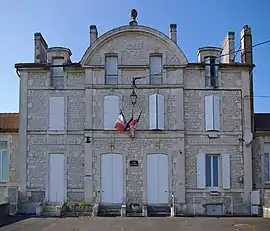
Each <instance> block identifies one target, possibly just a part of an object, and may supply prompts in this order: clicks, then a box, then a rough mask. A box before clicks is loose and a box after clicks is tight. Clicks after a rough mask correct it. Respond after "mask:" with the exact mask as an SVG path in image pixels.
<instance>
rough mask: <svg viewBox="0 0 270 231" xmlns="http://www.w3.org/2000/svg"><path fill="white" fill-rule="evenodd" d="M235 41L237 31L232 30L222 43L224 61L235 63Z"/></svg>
mask: <svg viewBox="0 0 270 231" xmlns="http://www.w3.org/2000/svg"><path fill="white" fill-rule="evenodd" d="M234 41H235V33H234V32H232V31H230V32H228V33H227V35H226V37H225V38H224V40H223V44H222V48H223V50H222V54H221V55H223V57H222V58H223V59H222V62H223V63H234V57H235V47H234Z"/></svg>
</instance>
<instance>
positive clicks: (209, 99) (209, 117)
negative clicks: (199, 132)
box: [204, 95, 214, 131]
mask: <svg viewBox="0 0 270 231" xmlns="http://www.w3.org/2000/svg"><path fill="white" fill-rule="evenodd" d="M204 110H205V111H204V113H205V114H204V117H205V130H206V131H211V130H213V129H214V117H213V115H214V112H213V110H214V105H213V95H206V96H205V97H204Z"/></svg>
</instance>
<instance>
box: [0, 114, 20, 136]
mask: <svg viewBox="0 0 270 231" xmlns="http://www.w3.org/2000/svg"><path fill="white" fill-rule="evenodd" d="M18 131H19V113H0V132H18Z"/></svg>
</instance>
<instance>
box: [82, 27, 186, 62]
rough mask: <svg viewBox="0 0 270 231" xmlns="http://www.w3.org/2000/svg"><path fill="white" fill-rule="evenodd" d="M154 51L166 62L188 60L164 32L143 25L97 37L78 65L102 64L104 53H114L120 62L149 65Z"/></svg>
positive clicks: (123, 28)
mask: <svg viewBox="0 0 270 231" xmlns="http://www.w3.org/2000/svg"><path fill="white" fill-rule="evenodd" d="M153 53H159V54H162V55H163V56H164V58H163V64H165V65H185V64H187V63H188V61H187V58H186V57H185V55H184V53H183V52H182V51H181V49H180V48H179V47H178V46H177V44H175V43H174V42H173V41H172V40H171V39H170V38H168V37H167V36H166V35H165V34H163V33H161V32H159V31H157V30H154V29H152V28H150V27H145V26H123V27H119V28H116V29H113V30H111V31H108V32H107V33H105V34H103V35H101V36H100V37H99V38H98V39H96V40H95V41H94V42H93V44H92V45H91V46H90V47H89V48H88V49H87V50H86V52H85V54H84V55H83V57H82V59H81V65H82V66H91V65H104V63H105V55H106V54H117V55H118V59H119V61H118V63H119V65H148V64H149V55H150V54H153Z"/></svg>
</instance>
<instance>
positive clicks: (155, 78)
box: [149, 55, 163, 84]
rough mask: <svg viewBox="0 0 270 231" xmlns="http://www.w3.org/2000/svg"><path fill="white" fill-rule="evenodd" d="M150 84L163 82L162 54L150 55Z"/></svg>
mask: <svg viewBox="0 0 270 231" xmlns="http://www.w3.org/2000/svg"><path fill="white" fill-rule="evenodd" d="M149 62H150V84H162V83H163V81H162V80H163V73H162V56H161V55H151V56H150V60H149Z"/></svg>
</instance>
